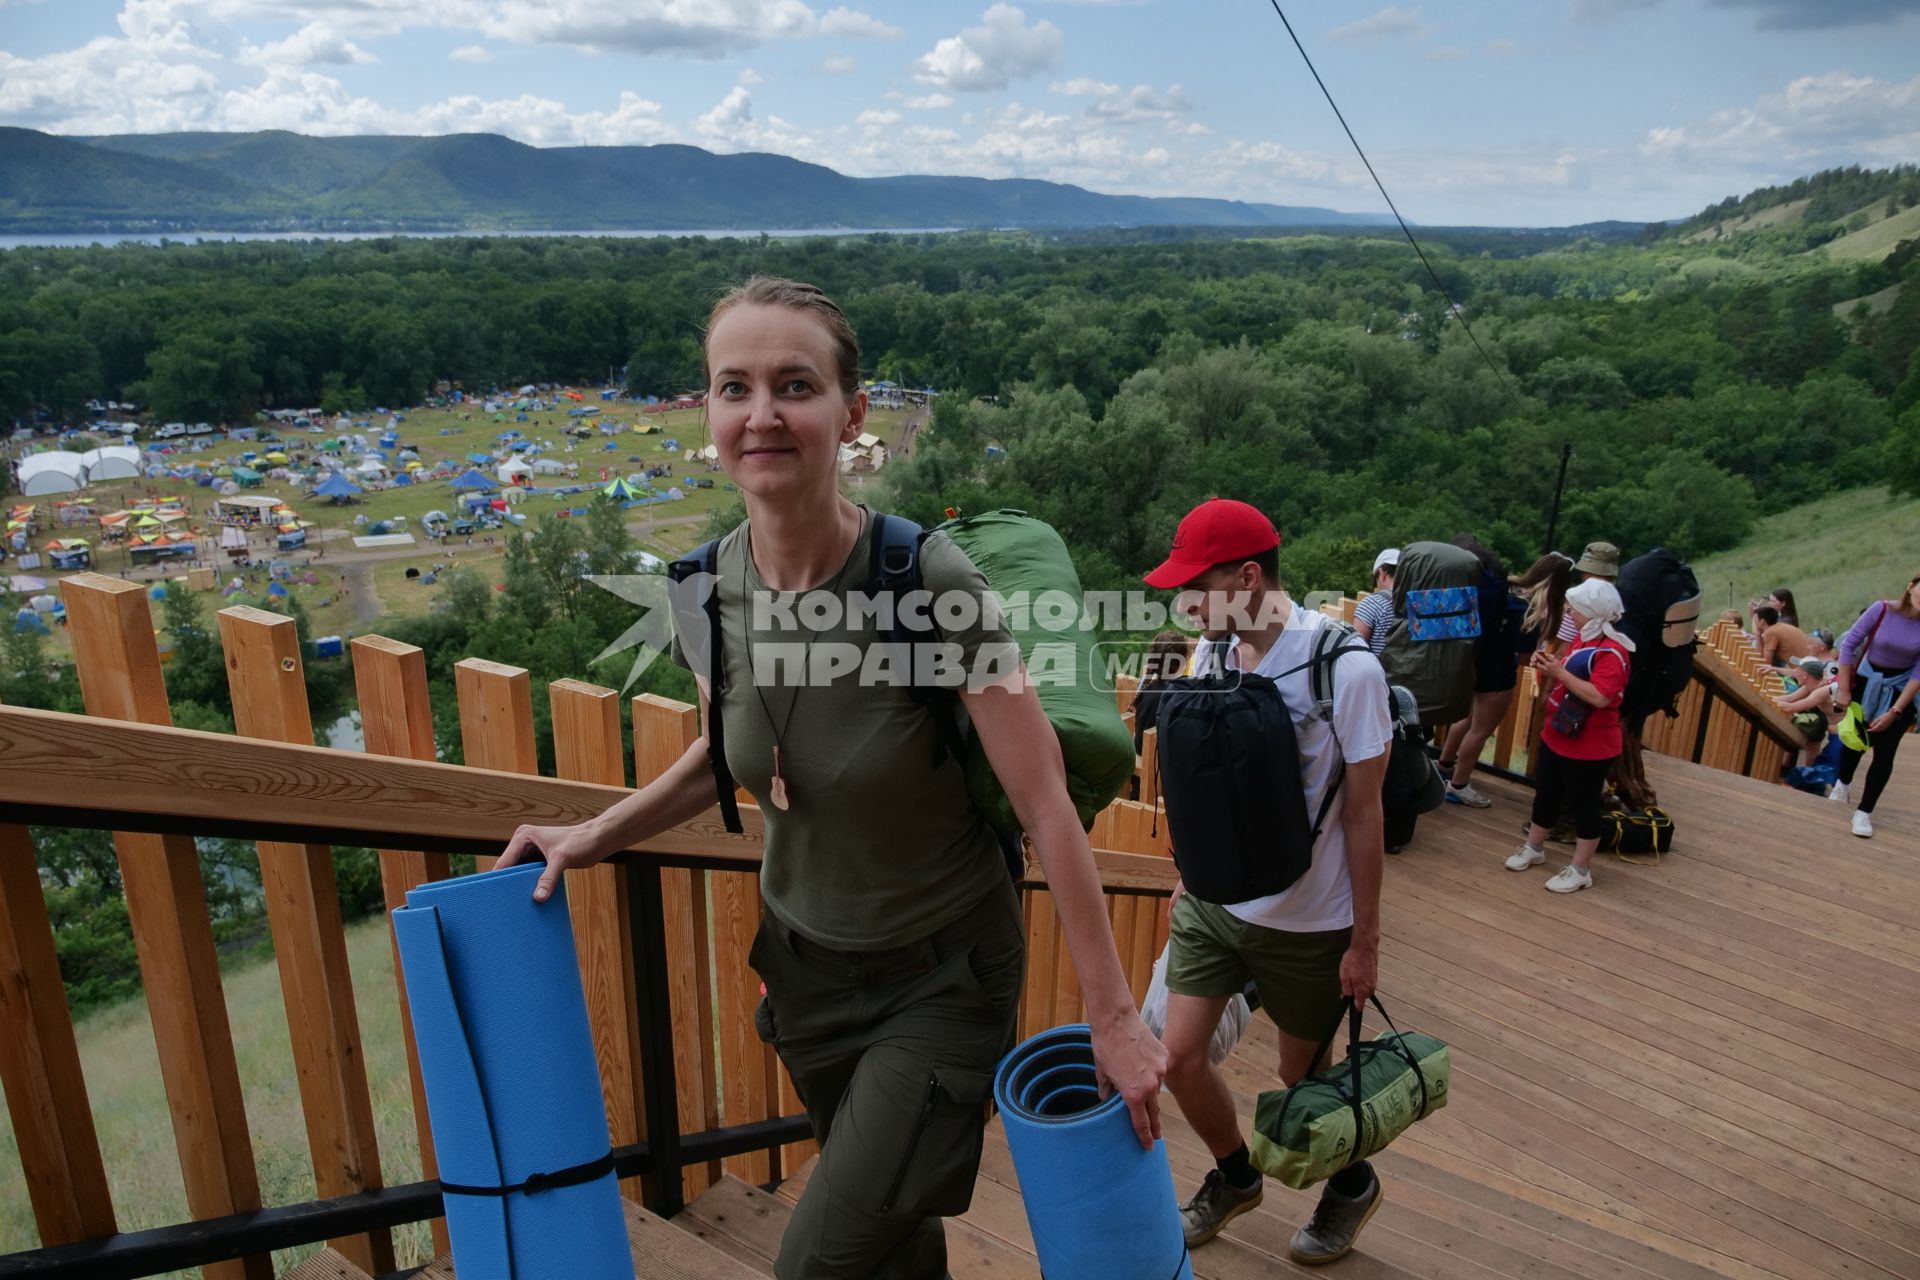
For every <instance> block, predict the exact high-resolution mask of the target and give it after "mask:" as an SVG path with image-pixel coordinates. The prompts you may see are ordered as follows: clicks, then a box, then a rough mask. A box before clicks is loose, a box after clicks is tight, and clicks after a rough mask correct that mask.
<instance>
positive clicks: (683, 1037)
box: [633, 693, 720, 1202]
mask: <svg viewBox="0 0 1920 1280" xmlns="http://www.w3.org/2000/svg"><path fill="white" fill-rule="evenodd" d="M699 736H700V713H699V710H698V709H697V708H695V707H690V706H688V705H687V704H686V703H684V702H674V701H671V700H669V699H667V698H662V697H659V696H658V695H656V694H651V693H643V694H641V695H640V696H639V697H637V698H635V699H634V700H633V781H634V785H635V786H636V787H644V786H646V785H647V784H648V783H649V782H652V781H653V780H654V779H655V778H657V777H659V776H660V775H661V774H663V773H665V772H666V771H667V769H668V768H669V767H670V766H671V765H672V764H673V762H674V761H676V760H678V759H679V758H680V757H681V755H683V754H684V753H685V752H686V749H687V748H688V747H690V746H692V745H693V744H694V742H695V741H696V740H697V739H698V738H699ZM660 897H661V901H662V902H663V903H664V905H665V919H666V935H667V954H668V955H672V956H685V957H687V960H688V963H686V964H683V965H675V966H674V968H673V971H672V972H671V973H669V974H668V975H667V985H668V991H669V1002H670V1005H671V1008H672V1009H673V1080H674V1087H675V1091H676V1093H677V1095H678V1099H677V1100H678V1103H679V1107H680V1131H681V1132H682V1133H699V1132H700V1131H701V1130H703V1129H714V1128H718V1127H719V1125H720V1103H719V1094H718V1088H719V1084H718V1077H717V1074H716V1073H715V1071H714V1047H713V943H712V939H711V938H710V937H709V936H708V933H707V928H708V920H709V918H710V917H709V914H708V910H707V873H706V872H704V871H691V870H689V869H687V868H685V867H663V868H662V869H661V871H660ZM719 1179H720V1162H719V1161H718V1160H711V1161H708V1162H707V1163H706V1164H702V1165H689V1166H688V1167H687V1170H686V1179H685V1183H684V1190H685V1195H686V1198H687V1200H688V1201H689V1202H691V1201H693V1200H695V1199H697V1198H698V1197H699V1195H700V1193H701V1192H703V1191H705V1190H706V1189H707V1188H708V1187H710V1186H712V1185H713V1184H714V1183H715V1182H717V1181H719Z"/></svg>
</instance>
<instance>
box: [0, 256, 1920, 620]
mask: <svg viewBox="0 0 1920 1280" xmlns="http://www.w3.org/2000/svg"><path fill="white" fill-rule="evenodd" d="M1489 239H1490V236H1489V235H1488V234H1481V235H1478V236H1475V237H1474V238H1472V239H1471V240H1469V241H1467V242H1466V243H1467V244H1468V245H1469V246H1470V252H1467V253H1462V252H1457V251H1455V250H1453V249H1452V248H1451V247H1450V246H1449V245H1448V244H1446V243H1444V242H1439V241H1436V242H1435V243H1434V244H1433V245H1432V247H1431V256H1432V257H1433V259H1434V261H1435V265H1436V267H1437V269H1438V271H1439V273H1440V276H1441V278H1442V279H1443V280H1444V281H1445V283H1446V286H1447V289H1448V290H1449V292H1451V294H1452V295H1453V297H1454V298H1455V299H1456V300H1457V301H1458V302H1459V303H1460V304H1461V306H1462V307H1463V309H1464V313H1465V315H1466V317H1467V318H1468V319H1469V320H1470V321H1471V323H1472V324H1473V326H1474V328H1475V331H1476V333H1477V334H1478V337H1479V339H1480V343H1481V346H1482V347H1483V348H1484V352H1485V356H1486V357H1487V358H1485V359H1483V358H1482V352H1481V351H1480V350H1477V349H1476V348H1475V347H1474V345H1473V344H1472V343H1471V342H1469V341H1468V338H1467V335H1466V333H1465V332H1464V330H1463V328H1462V326H1461V324H1460V322H1459V319H1458V318H1456V317H1454V316H1452V315H1450V313H1449V311H1448V307H1447V304H1446V302H1445V301H1444V300H1443V298H1442V297H1441V296H1440V294H1439V293H1438V292H1437V291H1436V290H1435V289H1434V286H1433V283H1432V281H1431V280H1430V279H1429V278H1428V277H1427V275H1426V273H1425V272H1424V270H1422V268H1421V267H1420V264H1419V263H1418V261H1417V260H1416V259H1415V258H1414V256H1413V255H1412V253H1411V251H1410V250H1409V249H1408V248H1407V247H1406V246H1405V245H1404V243H1400V244H1396V243H1394V242H1392V241H1390V240H1385V239H1374V238H1362V237H1339V238H1336V237H1325V236H1304V237H1295V238H1288V239H1278V240H1234V241H1226V242H1219V243H1197V242H1196V243H1179V242H1174V243H1148V244H1093V245H1070V244H1062V243H1058V242H1053V241H1049V240H1046V239H1042V238H1037V237H1033V236H1029V235H1024V234H998V235H993V234H967V235H956V236H922V237H884V236H875V237H865V238H850V239H840V240H827V239H821V240H810V241H797V242H796V241H771V240H768V241H748V242H725V241H719V242H716V241H701V240H679V241H673V240H653V241H620V240H604V241H595V240H580V239H557V240H539V239H474V240H448V241H434V240H424V241H423V240H395V241H371V242H357V243H344V244H342V243H335V244H260V243H256V244H212V245H204V246H198V247H183V246H171V247H166V248H150V247H140V246H127V247H122V248H117V249H111V250H33V251H16V252H14V253H11V254H8V255H6V256H5V258H4V259H0V413H4V414H7V415H9V416H11V415H18V414H22V413H25V412H28V411H29V410H30V409H31V408H32V407H33V406H35V405H46V406H51V407H53V408H54V409H56V410H58V411H60V412H65V413H72V412H74V411H76V410H77V409H78V407H79V406H80V405H81V403H82V402H84V401H85V400H87V399H88V398H91V397H101V398H107V397H111V398H115V399H133V400H135V401H138V402H140V403H142V404H147V405H150V406H151V408H152V411H153V413H154V414H156V415H157V416H159V417H161V418H163V419H165V418H187V419H196V418H206V419H209V420H214V419H223V418H224V419H229V420H232V419H237V418H240V417H243V416H245V415H247V414H249V413H251V412H252V410H253V409H254V408H256V407H260V406H268V405H302V406H304V405H312V404H324V405H326V406H327V407H329V408H336V407H365V406H371V405H374V404H383V405H405V404H409V403H413V402H415V401H417V400H418V399H419V398H420V397H421V396H422V395H424V393H425V392H426V390H427V389H428V387H429V386H430V385H431V384H432V382H433V381H434V380H435V379H438V378H448V379H452V380H454V381H456V382H458V383H460V384H462V385H465V386H467V387H470V388H484V387H487V386H492V385H510V384H518V383H521V382H524V381H544V380H574V379H587V378H605V377H606V376H608V372H609V370H616V371H617V370H619V369H621V368H622V367H624V368H625V370H626V376H627V378H628V380H629V382H630V384H631V385H632V386H633V388H634V389H635V390H638V391H642V392H671V391H678V390H681V389H683V388H685V387H688V386H692V385H697V384H698V382H699V379H700V358H699V332H700V328H701V324H702V321H703V318H704V315H705V312H706V309H707V308H708V306H709V305H710V303H711V300H712V299H713V298H714V296H715V295H716V293H717V291H719V290H720V289H722V288H724V287H725V286H726V285H727V284H729V283H731V282H734V281H737V280H739V279H741V278H743V277H744V276H746V275H748V274H750V273H752V272H755V271H764V272H775V273H782V274H790V275H794V276H798V277H801V278H805V279H809V280H815V281H818V282H819V283H820V284H822V285H823V286H824V287H826V288H827V289H828V290H830V291H831V292H832V293H834V294H835V295H836V296H838V297H840V298H842V299H844V300H845V302H846V306H847V309H848V311H849V314H850V315H851V316H852V318H853V321H854V323H855V325H856V326H857V327H858V329H859V331H860V335H861V338H862V341H863V344H864V346H865V350H866V358H867V364H868V368H869V371H870V372H871V373H872V374H873V375H875V376H880V377H888V378H893V379H896V380H899V381H902V382H905V383H910V384H912V385H916V386H933V387H937V388H940V389H941V390H942V391H943V392H945V393H946V394H945V395H944V396H943V397H942V399H941V401H940V404H941V410H940V412H939V413H938V414H937V415H936V417H935V419H934V423H933V430H932V431H931V432H930V433H928V434H925V435H923V436H922V438H921V439H922V443H921V445H920V446H919V451H918V452H919V456H918V457H917V458H916V459H915V460H914V462H913V465H911V466H910V467H907V468H904V469H902V470H900V471H899V472H897V473H896V474H897V476H898V483H899V484H901V485H902V486H903V494H902V499H901V501H902V502H903V504H905V505H907V506H908V507H909V508H910V509H916V510H919V511H920V513H921V514H927V513H929V512H932V511H934V510H937V509H938V508H939V507H941V506H944V505H947V504H949V503H952V502H955V501H958V502H960V503H961V504H962V505H968V506H979V505H982V504H984V503H988V502H1003V501H1011V502H1016V503H1018V504H1019V505H1023V506H1028V507H1031V508H1034V509H1036V510H1039V511H1042V512H1044V513H1046V514H1047V515H1049V516H1050V517H1051V518H1053V519H1054V520H1055V521H1056V522H1057V523H1059V524H1060V525H1061V526H1062V528H1063V529H1065V530H1066V531H1068V532H1069V534H1070V535H1072V537H1071V540H1072V541H1073V543H1074V545H1075V546H1076V547H1077V548H1078V549H1079V550H1080V552H1081V553H1082V554H1083V556H1084V557H1085V559H1086V568H1087V569H1088V572H1089V577H1090V578H1091V579H1093V580H1095V581H1107V580H1115V579H1117V578H1119V577H1122V576H1125V575H1126V574H1128V573H1131V572H1135V571H1137V570H1138V568H1139V567H1140V566H1141V565H1142V564H1143V563H1145V561H1146V559H1147V558H1148V557H1149V553H1150V551H1151V548H1152V546H1153V545H1154V544H1155V543H1156V542H1157V541H1158V540H1160V539H1161V538H1163V537H1164V536H1165V532H1166V530H1167V529H1168V528H1170V527H1171V525H1172V523H1173V520H1174V518H1175V516H1177V514H1178V513H1179V512H1180V511H1181V510H1184V509H1185V506H1186V505H1187V504H1188V503H1189V502H1191V501H1192V500H1194V499H1195V498H1196V497H1199V496H1204V495H1205V494H1208V493H1216V492H1235V493H1239V494H1241V495H1243V496H1245V497H1248V498H1249V499H1251V500H1253V501H1256V502H1258V503H1260V504H1262V505H1264V506H1266V507H1268V508H1269V509H1271V510H1272V511H1274V512H1275V513H1276V514H1277V515H1279V516H1280V517H1281V519H1282V520H1283V522H1284V523H1285V524H1286V525H1287V528H1288V532H1289V534H1290V537H1291V541H1290V554H1291V556H1292V557H1293V561H1294V564H1295V566H1296V570H1295V571H1296V572H1297V573H1301V574H1304V575H1305V577H1306V578H1307V580H1309V581H1311V582H1312V583H1313V584H1314V585H1323V584H1324V585H1329V586H1356V585H1358V584H1359V579H1358V576H1357V575H1358V574H1359V573H1360V572H1361V571H1363V570H1364V566H1365V562H1366V561H1367V560H1368V559H1369V558H1370V556H1371V548H1373V547H1375V546H1377V545H1381V544H1384V543H1387V542H1392V541H1395V540H1398V539H1401V538H1406V537H1413V536H1432V535H1435V534H1443V535H1449V536H1450V534H1451V533H1453V532H1457V531H1459V530H1460V529H1465V528H1472V529H1476V530H1478V531H1479V532H1480V533H1482V535H1483V536H1486V537H1488V538H1489V539H1490V540H1491V541H1492V542H1493V543H1494V545H1496V546H1497V547H1499V548H1500V549H1501V550H1502V551H1503V552H1505V553H1506V554H1508V555H1510V556H1514V557H1523V556H1530V555H1532V554H1534V553H1536V552H1537V551H1538V549H1539V544H1540V540H1541V539H1542V537H1543V536H1544V534H1545V526H1546V518H1547V516H1546V513H1547V507H1548V505H1549V496H1550V493H1551V490H1552V484H1553V478H1554V470H1555V466H1556V463H1557V458H1558V454H1559V451H1560V446H1561V445H1562V444H1565V443H1570V444H1572V445H1573V449H1574V452H1573V460H1572V464H1571V468H1570V470H1569V473H1568V486H1567V495H1568V496H1567V502H1566V509H1565V513H1564V518H1563V521H1562V526H1561V534H1562V538H1561V540H1562V542H1563V543H1565V544H1568V545H1576V546H1577V545H1578V543H1579V542H1580V541H1581V540H1582V539H1584V538H1587V537H1604V538H1607V539H1609V540H1612V541H1615V542H1618V543H1620V544H1622V545H1623V546H1625V547H1627V548H1629V549H1630V550H1631V549H1638V548H1644V547H1646V546H1649V545H1652V544H1654V543H1656V542H1663V543H1667V544H1669V545H1675V546H1677V547H1679V548H1680V549H1682V550H1684V551H1687V552H1690V553H1703V552H1708V551H1713V550H1716V549H1720V548H1724V547H1728V546H1732V545H1734V544H1735V543H1737V542H1738V541H1739V540H1740V538H1741V537H1742V536H1743V535H1744V533H1745V532H1746V530H1747V528H1748V527H1749V525H1750V524H1751V522H1752V520H1753V519H1754V518H1755V516H1756V515H1758V514H1759V513H1761V512H1764V511H1767V510H1772V509H1775V508H1777V507H1779V506H1782V505H1786V504H1790V503H1793V502H1797V501H1800V500H1803V499H1805V498H1807V497H1810V496H1813V495H1816V494H1819V493H1823V492H1826V491H1829V490H1831V489H1834V488H1839V487H1845V486H1847V485H1850V484H1853V483H1857V482H1861V481H1865V480H1868V479H1873V478H1877V477H1880V476H1883V475H1886V474H1889V473H1890V472H1889V469H1891V473H1892V474H1894V475H1896V477H1897V476H1898V475H1899V474H1901V472H1900V468H1901V467H1909V468H1911V467H1912V466H1913V461H1912V445H1913V439H1914V435H1915V422H1914V418H1913V415H1912V412H1911V410H1912V407H1913V405H1914V404H1915V402H1916V400H1920V365H1916V364H1915V355H1914V352H1915V350H1916V347H1920V284H1916V283H1915V282H1914V276H1915V267H1914V263H1913V260H1912V254H1911V253H1910V252H1901V253H1896V254H1894V255H1893V256H1892V257H1890V258H1888V259H1887V260H1886V261H1884V262H1868V263H1862V264H1857V265H1843V264H1839V263H1835V262H1830V261H1827V260H1825V259H1823V258H1821V257H1820V256H1819V255H1806V254H1792V253H1784V252H1781V251H1779V248H1778V246H1777V244H1775V243H1774V242H1772V241H1769V240H1768V237H1767V235H1766V234H1764V233H1762V234H1757V235H1754V236H1749V237H1744V238H1742V239H1741V240H1740V241H1739V242H1737V243H1732V244H1727V245H1719V246H1701V245H1698V244H1693V243H1690V242H1687V241H1684V240H1674V239H1667V240H1661V241H1658V242H1656V243H1654V244H1652V245H1650V246H1634V245H1618V244H1616V245H1611V246H1607V245H1601V244H1598V243H1595V242H1588V241H1575V242H1572V243H1563V244H1561V245H1560V246H1558V247H1553V248H1547V249H1542V248H1541V247H1540V245H1539V244H1538V242H1537V241H1532V240H1528V239H1526V238H1524V237H1515V238H1513V241H1512V244H1510V245H1508V246H1507V249H1508V256H1495V254H1494V252H1493V248H1492V246H1491V245H1490V244H1489ZM1515 246H1517V248H1516V247H1515ZM1896 286H1897V287H1896ZM1890 288H1892V289H1894V292H1893V294H1892V300H1891V305H1890V306H1886V307H1885V308H1884V309H1883V310H1879V311H1875V309H1874V308H1871V307H1865V308H1858V309H1850V308H1849V307H1848V306H1847V305H1845V304H1847V303H1848V302H1849V300H1851V299H1855V298H1864V297H1868V296H1869V295H1877V294H1885V293H1886V291H1887V290H1889V289H1890ZM1856 310H1857V312H1858V314H1855V312H1856ZM1903 414H1904V415H1906V417H1905V419H1904V420H1902V415H1903ZM1897 422H1899V423H1901V425H1900V427H1899V429H1898V431H1896V423H1897ZM1896 436H1897V438H1898V442H1899V443H1897V444H1896V445H1890V444H1889V441H1890V440H1893V439H1895V437H1896ZM989 441H992V442H995V443H998V444H1000V445H1002V446H1003V447H1004V451H1005V460H1004V461H1003V462H999V463H996V464H993V465H991V466H989V465H986V461H985V460H986V456H987V455H986V452H985V450H986V445H987V443H988V442H989ZM1902 449H1905V450H1907V452H1905V453H1902V452H1901V450H1902Z"/></svg>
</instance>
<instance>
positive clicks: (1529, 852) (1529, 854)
mask: <svg viewBox="0 0 1920 1280" xmlns="http://www.w3.org/2000/svg"><path fill="white" fill-rule="evenodd" d="M1546 860H1547V851H1546V850H1545V849H1536V848H1534V847H1533V846H1532V845H1530V844H1522V845H1521V846H1520V847H1519V848H1518V849H1515V850H1514V851H1513V853H1512V855H1511V856H1510V857H1508V858H1507V870H1509V871H1525V870H1526V869H1527V868H1528V867H1537V866H1539V865H1540V864H1541V863H1543V862H1545V861H1546Z"/></svg>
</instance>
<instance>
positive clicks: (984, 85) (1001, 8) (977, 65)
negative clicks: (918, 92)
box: [913, 4, 1061, 93]
mask: <svg viewBox="0 0 1920 1280" xmlns="http://www.w3.org/2000/svg"><path fill="white" fill-rule="evenodd" d="M1060 45H1061V36H1060V28H1058V27H1056V26H1054V25H1053V24H1052V23H1051V22H1048V21H1046V20H1045V19H1041V20H1040V21H1037V22H1035V23H1034V24H1033V25H1032V26H1028V25H1027V15H1026V14H1025V13H1024V12H1022V11H1021V10H1019V9H1017V8H1015V7H1014V6H1013V5H1010V4H996V5H994V6H993V7H992V8H990V9H988V10H987V11H986V13H985V14H984V15H982V17H981V25H980V26H977V27H968V28H967V29H965V30H964V31H962V32H961V33H960V34H959V35H957V36H948V37H946V38H945V39H944V40H941V41H940V42H939V43H937V44H935V45H934V46H933V48H932V50H931V51H929V52H927V53H924V54H922V55H921V56H920V57H919V58H918V59H916V60H915V62H914V64H913V67H914V70H913V78H914V79H915V80H918V81H919V82H920V83H921V84H926V85H932V86H934V87H935V88H940V89H953V90H956V91H958V92H962V93H980V92H986V91H988V90H994V89H1004V88H1006V87H1007V86H1008V85H1009V84H1011V83H1012V82H1013V81H1015V80H1019V79H1023V78H1024V77H1026V76H1030V75H1036V74H1038V73H1039V72H1042V71H1045V70H1046V69H1047V68H1048V67H1051V66H1052V65H1053V64H1054V63H1055V62H1056V61H1057V60H1058V59H1059V57H1060Z"/></svg>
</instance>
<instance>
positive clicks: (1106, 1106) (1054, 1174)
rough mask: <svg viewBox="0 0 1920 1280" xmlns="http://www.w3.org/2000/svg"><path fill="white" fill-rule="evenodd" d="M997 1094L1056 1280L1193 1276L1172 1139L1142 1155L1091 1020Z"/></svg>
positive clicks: (996, 1084)
mask: <svg viewBox="0 0 1920 1280" xmlns="http://www.w3.org/2000/svg"><path fill="white" fill-rule="evenodd" d="M993 1096H994V1101H995V1102H996V1103H998V1104H999V1107H1000V1117H1001V1124H1002V1125H1004V1126H1005V1128H1006V1131H1007V1146H1009V1147H1010V1148H1012V1150H1013V1168H1014V1172H1015V1173H1017V1174H1018V1175H1019V1178H1020V1194H1021V1197H1022V1198H1023V1199H1024V1200H1025V1201H1026V1206H1027V1225H1028V1226H1029V1227H1030V1228H1032V1230H1033V1245H1034V1252H1035V1253H1037V1254H1038V1255H1039V1257H1040V1270H1041V1272H1042V1274H1044V1275H1045V1276H1046V1277H1047V1280H1082V1278H1083V1277H1084V1278H1085V1280H1192V1277H1193V1262H1192V1259H1190V1258H1189V1257H1188V1256H1187V1245H1186V1237H1185V1235H1184V1234H1183V1233H1182V1231H1181V1227H1180V1210H1179V1206H1178V1205H1177V1204H1176V1202H1175V1200H1174V1196H1173V1170H1172V1169H1171V1168H1170V1167H1169V1166H1168V1164H1167V1146H1166V1143H1164V1142H1155V1143H1154V1144H1153V1148H1152V1149H1151V1150H1142V1149H1141V1146H1140V1139H1139V1138H1138V1137H1136V1136H1135V1135H1134V1132H1133V1121H1132V1120H1131V1119H1130V1118H1129V1116H1128V1115H1127V1104H1126V1101H1125V1100H1124V1099H1123V1098H1121V1097H1120V1095H1119V1094H1117V1093H1116V1094H1114V1095H1113V1096H1111V1097H1109V1098H1106V1099H1105V1100H1102V1099H1101V1097H1100V1089H1099V1085H1098V1083H1097V1082H1096V1079H1095V1076H1094V1070H1093V1035H1092V1032H1091V1030H1090V1029H1089V1028H1088V1027H1087V1025H1086V1024H1085V1023H1080V1024H1078V1025H1075V1026H1067V1027H1055V1028H1053V1029H1052V1030H1051V1031H1042V1032H1041V1033H1040V1034H1039V1035H1037V1036H1033V1037H1032V1038H1030V1039H1028V1040H1024V1041H1022V1042H1021V1043H1020V1045H1019V1046H1018V1047H1017V1048H1015V1049H1014V1051H1013V1052H1012V1053H1009V1054H1008V1055H1007V1056H1006V1057H1005V1058H1004V1059H1002V1060H1001V1063H1000V1069H999V1071H998V1072H997V1073H996V1074H995V1076H994V1081H993ZM462 1280H465V1278H464V1277H462Z"/></svg>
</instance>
